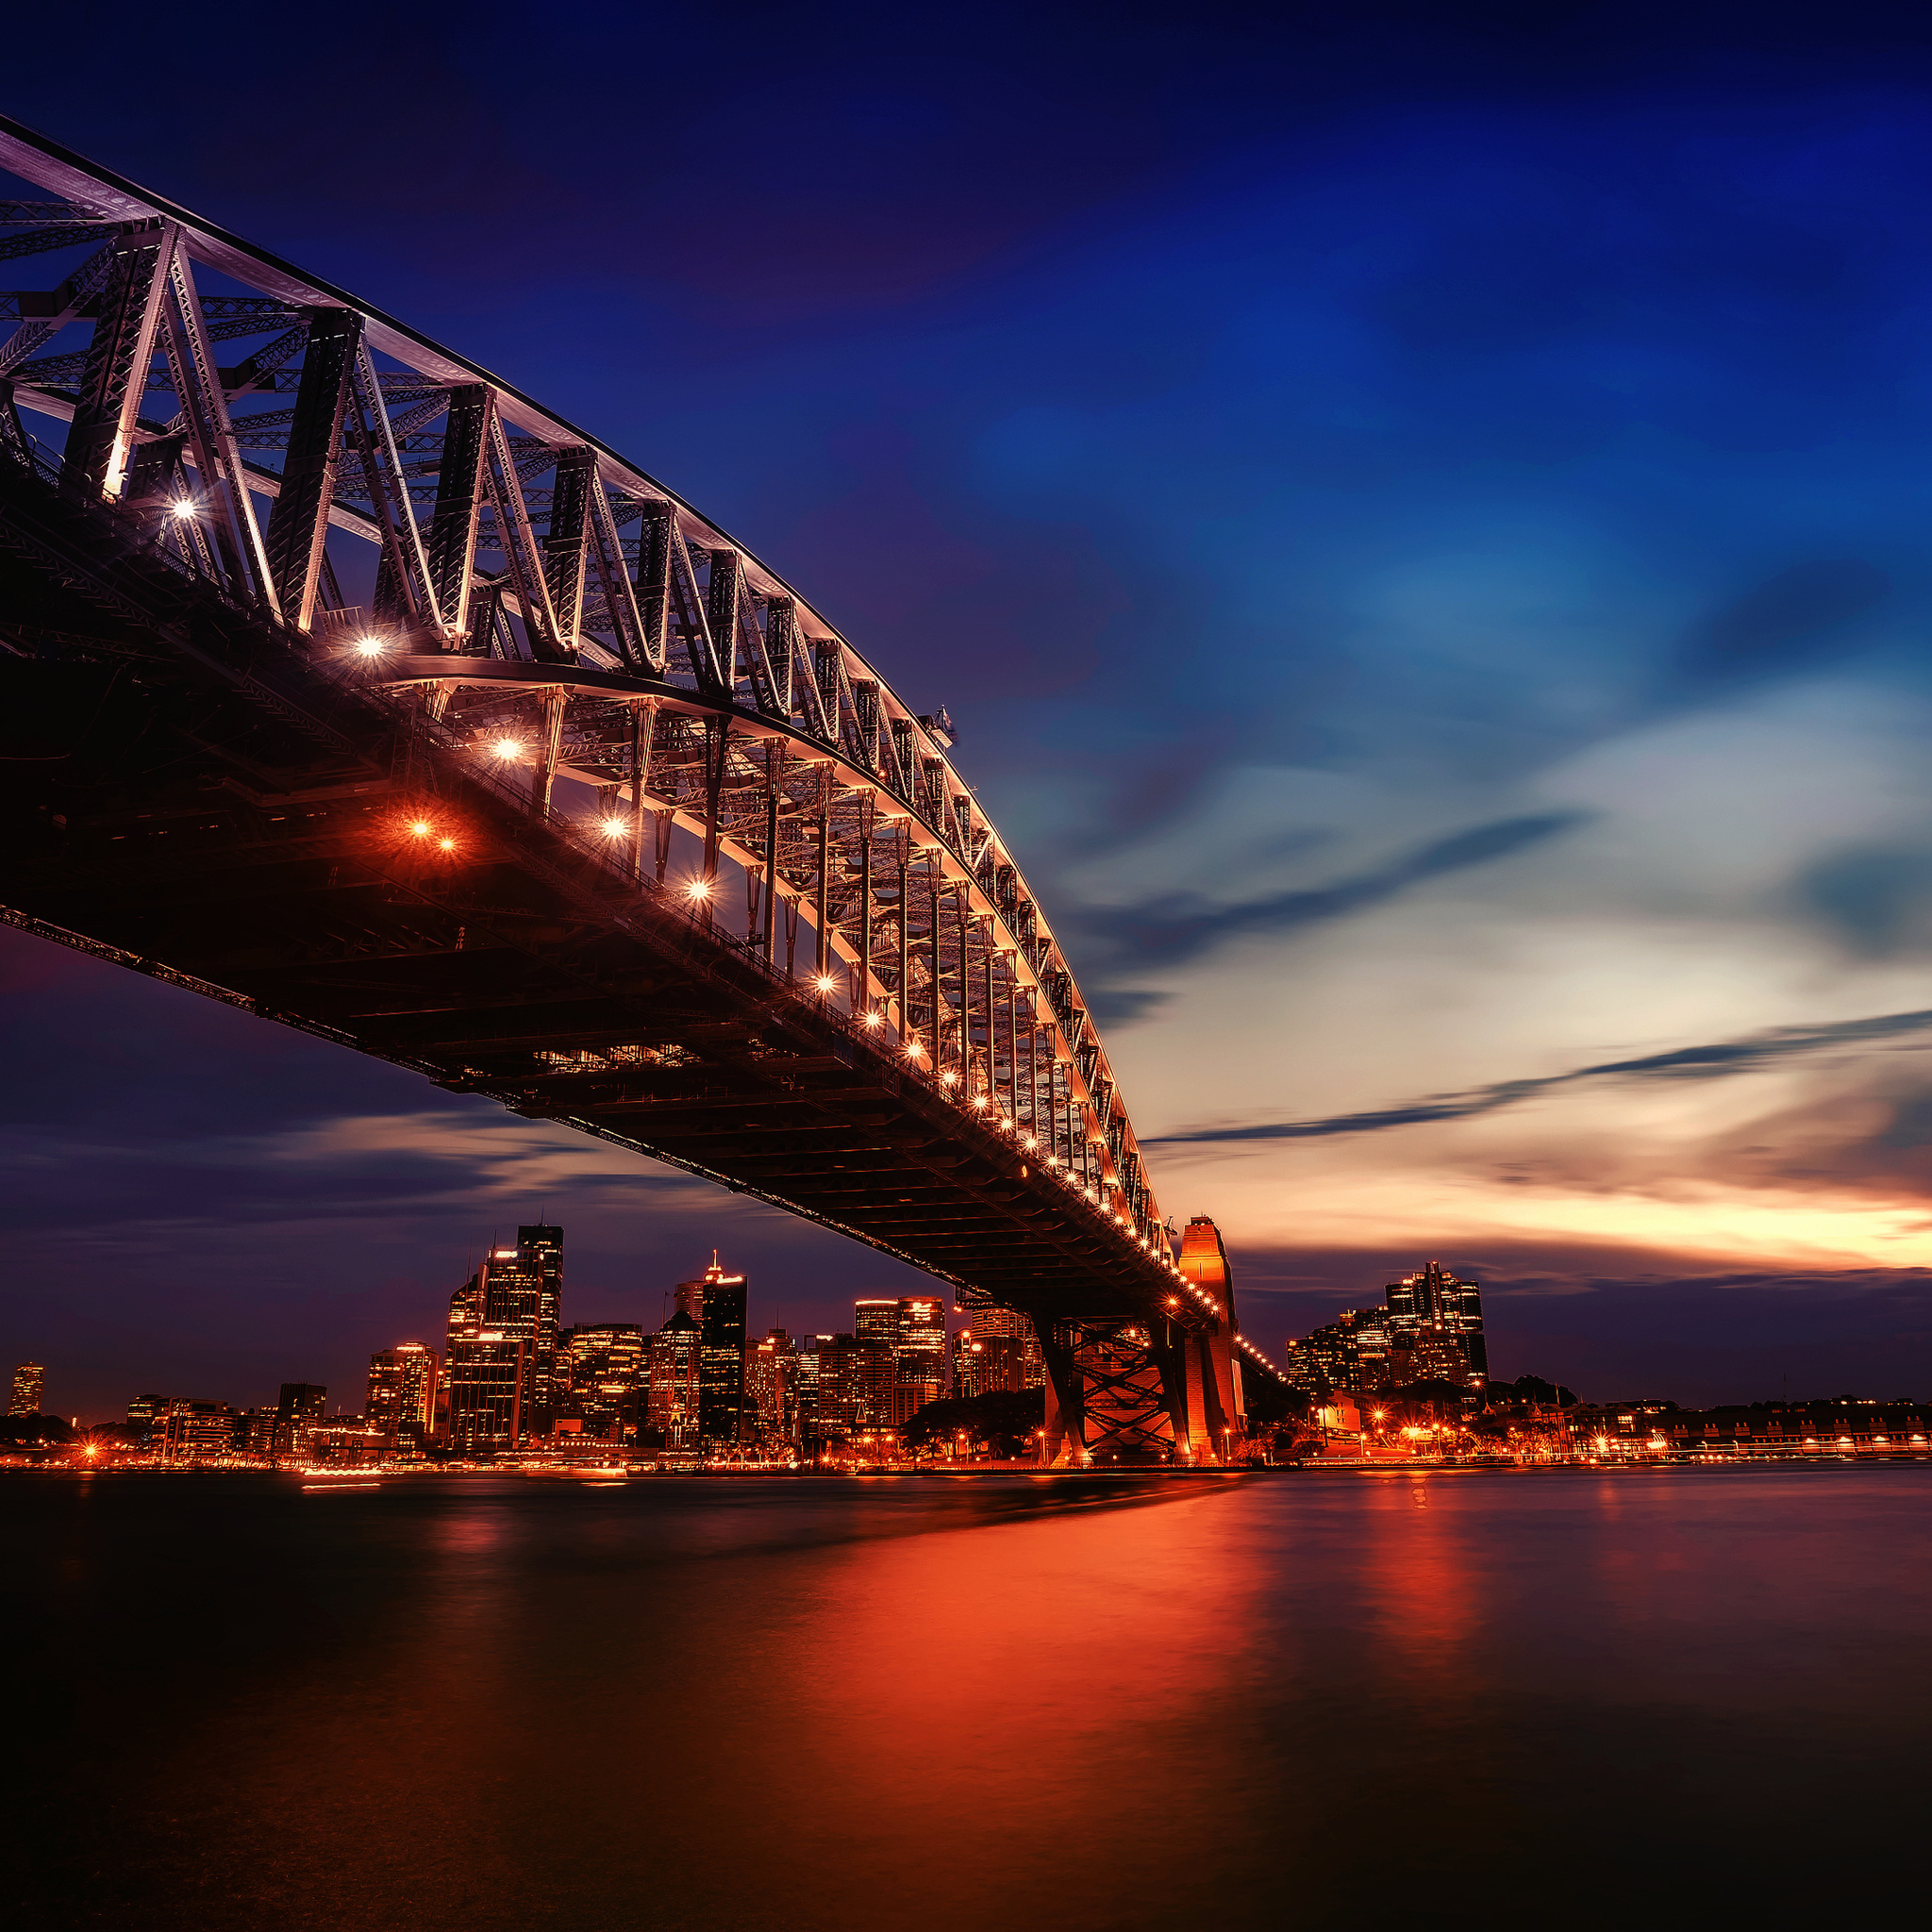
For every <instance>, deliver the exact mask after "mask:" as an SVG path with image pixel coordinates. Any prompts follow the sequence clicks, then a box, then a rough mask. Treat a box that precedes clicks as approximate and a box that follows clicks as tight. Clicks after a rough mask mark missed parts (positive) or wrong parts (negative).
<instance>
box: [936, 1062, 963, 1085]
mask: <svg viewBox="0 0 1932 1932" xmlns="http://www.w3.org/2000/svg"><path fill="white" fill-rule="evenodd" d="M940 1079H941V1083H942V1084H943V1085H945V1086H947V1087H957V1086H958V1084H959V1076H958V1074H956V1073H954V1072H953V1071H952V1069H951V1068H950V1067H949V1068H947V1070H946V1071H945V1072H944V1073H943V1074H941V1075H940Z"/></svg>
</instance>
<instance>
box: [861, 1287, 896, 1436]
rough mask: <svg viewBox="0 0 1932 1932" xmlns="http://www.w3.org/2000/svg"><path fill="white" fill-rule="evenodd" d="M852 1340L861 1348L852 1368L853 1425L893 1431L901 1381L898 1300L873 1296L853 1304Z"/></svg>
mask: <svg viewBox="0 0 1932 1932" xmlns="http://www.w3.org/2000/svg"><path fill="white" fill-rule="evenodd" d="M852 1337H853V1340H854V1341H855V1342H857V1344H858V1360H857V1361H856V1362H855V1363H854V1365H853V1368H854V1381H855V1388H854V1391H853V1392H854V1396H855V1404H854V1411H853V1417H852V1421H853V1424H854V1425H855V1426H856V1427H858V1428H861V1429H885V1428H891V1426H892V1423H893V1419H894V1418H893V1409H894V1407H895V1404H896V1397H897V1384H898V1379H899V1374H898V1370H899V1362H898V1357H899V1304H898V1301H897V1299H896V1298H894V1299H892V1300H890V1301H889V1300H887V1299H886V1298H885V1297H883V1296H878V1295H874V1296H871V1297H868V1298H867V1299H866V1300H864V1301H858V1302H854V1303H853V1305H852Z"/></svg>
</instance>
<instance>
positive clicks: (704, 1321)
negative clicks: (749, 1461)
mask: <svg viewBox="0 0 1932 1932" xmlns="http://www.w3.org/2000/svg"><path fill="white" fill-rule="evenodd" d="M749 1288H750V1283H749V1282H748V1281H747V1280H746V1278H745V1276H743V1275H742V1274H726V1273H725V1272H724V1269H723V1268H721V1267H720V1266H719V1265H718V1251H717V1250H716V1249H715V1248H714V1249H712V1251H711V1265H710V1266H709V1267H708V1268H707V1269H706V1270H705V1272H704V1274H701V1275H700V1276H698V1278H697V1279H696V1280H694V1281H680V1282H679V1283H678V1284H677V1311H678V1313H679V1314H681V1315H684V1316H686V1317H687V1318H688V1319H690V1320H691V1321H694V1322H696V1323H697V1324H698V1326H699V1329H700V1331H701V1332H702V1334H703V1336H704V1344H703V1346H704V1360H703V1368H702V1374H701V1379H700V1390H701V1403H700V1413H699V1418H698V1428H699V1433H700V1434H701V1435H702V1436H703V1438H704V1440H705V1441H706V1442H707V1443H708V1445H710V1446H712V1447H716V1448H728V1447H730V1446H732V1445H734V1444H736V1443H738V1442H740V1441H742V1440H743V1438H744V1341H745V1335H744V1304H745V1296H746V1294H747V1292H748V1291H749Z"/></svg>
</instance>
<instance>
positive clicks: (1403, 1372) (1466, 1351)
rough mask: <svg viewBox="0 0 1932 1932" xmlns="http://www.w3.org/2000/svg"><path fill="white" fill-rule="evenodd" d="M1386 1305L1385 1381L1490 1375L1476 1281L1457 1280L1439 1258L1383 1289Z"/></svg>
mask: <svg viewBox="0 0 1932 1932" xmlns="http://www.w3.org/2000/svg"><path fill="white" fill-rule="evenodd" d="M1383 1295H1384V1297H1385V1299H1386V1300H1387V1302H1388V1304H1389V1331H1390V1346H1391V1380H1392V1381H1394V1382H1396V1383H1403V1382H1424V1381H1445V1382H1461V1383H1463V1384H1464V1385H1465V1386H1466V1387H1468V1388H1471V1389H1480V1388H1482V1387H1483V1386H1484V1385H1485V1384H1486V1383H1487V1382H1488V1381H1489V1379H1490V1353H1489V1345H1488V1343H1487V1342H1486V1341H1484V1339H1483V1294H1482V1284H1481V1283H1480V1282H1475V1281H1462V1280H1458V1279H1457V1276H1455V1275H1454V1274H1450V1273H1449V1271H1448V1270H1447V1269H1446V1268H1444V1267H1443V1266H1442V1264H1441V1262H1440V1261H1430V1262H1429V1263H1427V1264H1426V1265H1425V1266H1424V1267H1423V1268H1422V1269H1421V1270H1419V1271H1418V1272H1417V1273H1416V1274H1405V1275H1404V1276H1403V1277H1402V1279H1401V1280H1400V1281H1391V1283H1390V1284H1389V1285H1388V1287H1387V1288H1385V1289H1384V1290H1383Z"/></svg>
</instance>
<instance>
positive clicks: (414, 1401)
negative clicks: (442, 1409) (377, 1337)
mask: <svg viewBox="0 0 1932 1932" xmlns="http://www.w3.org/2000/svg"><path fill="white" fill-rule="evenodd" d="M440 1367H441V1364H440V1363H439V1361H438V1359H437V1355H436V1351H435V1350H434V1349H433V1348H425V1347H424V1346H423V1344H422V1343H421V1342H420V1341H403V1342H398V1343H397V1344H396V1346H395V1347H394V1348H385V1349H382V1350H379V1351H378V1352H377V1353H376V1354H375V1355H373V1356H371V1357H369V1400H368V1403H367V1404H366V1406H365V1407H364V1408H363V1411H362V1418H363V1422H364V1424H366V1425H367V1427H368V1429H369V1430H370V1432H371V1433H372V1434H374V1435H375V1436H377V1437H379V1438H380V1439H381V1441H382V1442H383V1444H384V1446H386V1447H389V1448H393V1447H395V1446H396V1444H397V1443H399V1442H408V1443H421V1442H424V1441H427V1440H428V1438H429V1435H430V1433H431V1431H432V1430H433V1429H434V1427H435V1425H436V1396H437V1383H438V1382H439V1380H440V1379H441V1376H440V1374H439V1373H438V1371H439V1369H440Z"/></svg>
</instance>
